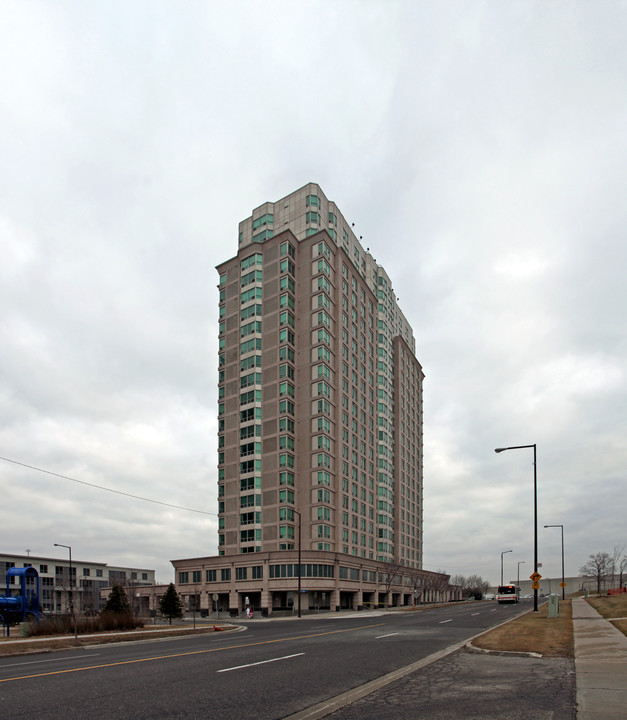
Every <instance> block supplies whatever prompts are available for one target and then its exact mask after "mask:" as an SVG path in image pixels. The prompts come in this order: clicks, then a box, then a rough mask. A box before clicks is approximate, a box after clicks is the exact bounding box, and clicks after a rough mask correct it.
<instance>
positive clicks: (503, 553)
mask: <svg viewBox="0 0 627 720" xmlns="http://www.w3.org/2000/svg"><path fill="white" fill-rule="evenodd" d="M508 552H514V551H513V550H503V552H502V553H501V585H502V584H503V555H506V554H507V553H508Z"/></svg>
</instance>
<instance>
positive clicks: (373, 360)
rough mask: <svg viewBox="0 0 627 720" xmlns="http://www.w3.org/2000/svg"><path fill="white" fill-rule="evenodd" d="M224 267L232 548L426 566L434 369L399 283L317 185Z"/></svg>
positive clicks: (254, 232)
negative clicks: (424, 358) (426, 373)
mask: <svg viewBox="0 0 627 720" xmlns="http://www.w3.org/2000/svg"><path fill="white" fill-rule="evenodd" d="M217 270H218V272H219V276H220V280H219V292H220V299H219V316H220V317H219V401H218V402H219V409H218V420H219V451H218V452H219V458H218V473H219V479H218V483H219V553H220V555H223V556H224V555H228V556H232V555H241V554H243V553H271V552H274V551H283V550H295V549H296V547H297V544H298V536H299V530H300V546H299V549H302V550H303V551H304V552H306V551H322V552H331V553H334V554H343V555H348V556H352V557H353V558H361V559H366V560H370V561H379V562H383V563H388V564H389V563H396V564H401V565H403V566H407V567H408V568H421V566H422V430H423V428H422V381H423V373H422V368H421V366H420V363H419V362H418V360H417V359H416V356H415V341H414V337H413V333H412V329H411V327H410V325H409V323H408V322H407V320H406V318H405V316H404V315H403V313H402V312H401V310H400V308H399V306H398V302H397V298H396V295H395V293H394V290H393V287H392V282H391V280H390V278H389V277H388V275H387V273H386V272H385V270H384V269H383V267H382V266H381V265H379V264H378V263H377V261H376V260H375V259H374V258H373V257H372V255H371V254H370V253H369V252H368V250H367V249H364V248H363V247H362V245H361V243H360V241H359V239H358V238H357V237H356V236H355V235H354V233H353V230H352V229H351V223H349V222H347V221H346V219H345V218H344V216H343V215H342V213H341V212H340V211H339V209H338V207H337V206H336V205H335V203H334V202H331V201H330V200H328V199H327V198H326V197H325V195H324V193H323V192H322V190H321V189H320V187H319V186H318V185H315V184H313V183H311V184H308V185H306V186H305V187H303V188H301V189H300V190H297V191H296V192H294V193H292V194H291V195H288V196H287V197H285V198H283V199H281V200H279V201H278V202H274V203H265V204H264V205H262V206H260V207H258V208H257V209H256V210H254V211H253V213H252V215H251V217H249V218H247V219H246V220H243V221H242V222H241V223H240V224H239V245H238V252H237V255H236V256H235V257H233V258H232V259H230V260H228V261H226V262H224V263H222V264H221V265H219V266H218V268H217Z"/></svg>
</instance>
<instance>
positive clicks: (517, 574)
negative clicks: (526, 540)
mask: <svg viewBox="0 0 627 720" xmlns="http://www.w3.org/2000/svg"><path fill="white" fill-rule="evenodd" d="M524 564H525V561H524V560H519V561H518V572H517V573H516V587H520V566H521V565H524Z"/></svg>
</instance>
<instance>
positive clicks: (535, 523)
mask: <svg viewBox="0 0 627 720" xmlns="http://www.w3.org/2000/svg"><path fill="white" fill-rule="evenodd" d="M523 448H533V574H534V575H537V573H538V464H537V461H536V444H535V443H534V444H533V445H512V446H511V447H502V448H495V449H494V452H496V453H501V452H503V451H504V450H522V449H523ZM537 584H538V583H537V582H536V583H534V585H537ZM533 611H534V612H538V588H534V590H533Z"/></svg>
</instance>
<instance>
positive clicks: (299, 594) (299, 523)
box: [294, 510, 302, 617]
mask: <svg viewBox="0 0 627 720" xmlns="http://www.w3.org/2000/svg"><path fill="white" fill-rule="evenodd" d="M294 513H295V514H296V515H298V617H300V596H301V592H300V586H301V575H302V573H301V569H302V566H301V564H300V547H301V546H300V526H301V520H302V515H301V514H300V513H299V512H298V510H294Z"/></svg>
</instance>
